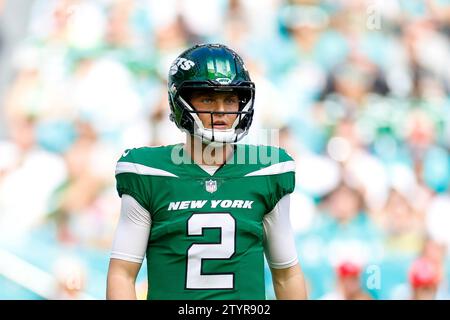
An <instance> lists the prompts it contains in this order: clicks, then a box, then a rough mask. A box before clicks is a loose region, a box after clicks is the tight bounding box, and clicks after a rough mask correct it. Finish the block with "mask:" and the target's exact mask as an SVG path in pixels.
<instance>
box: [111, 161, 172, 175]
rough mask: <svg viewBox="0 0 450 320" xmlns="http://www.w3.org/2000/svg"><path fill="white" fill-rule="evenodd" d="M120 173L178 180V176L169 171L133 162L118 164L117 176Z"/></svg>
mask: <svg viewBox="0 0 450 320" xmlns="http://www.w3.org/2000/svg"><path fill="white" fill-rule="evenodd" d="M119 173H136V174H141V175H147V176H164V177H175V178H178V176H176V175H174V174H173V173H170V172H168V171H164V170H161V169H156V168H152V167H148V166H144V165H143V164H138V163H133V162H118V163H117V166H116V175H118V174H119Z"/></svg>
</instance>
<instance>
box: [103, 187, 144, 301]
mask: <svg viewBox="0 0 450 320" xmlns="http://www.w3.org/2000/svg"><path fill="white" fill-rule="evenodd" d="M150 227H151V219H150V214H149V212H148V211H147V210H146V209H144V208H143V207H142V206H141V205H140V204H139V203H138V202H137V201H136V200H135V199H134V198H133V197H131V196H129V195H127V194H124V195H122V206H121V212H120V219H119V224H118V226H117V229H116V234H115V237H114V243H113V248H112V253H111V259H110V262H109V270H108V280H107V289H106V298H107V299H121V300H128V299H134V300H135V299H136V289H135V283H136V277H137V275H138V272H139V269H140V268H141V264H142V261H143V260H144V256H145V252H146V250H147V242H148V237H149V235H150Z"/></svg>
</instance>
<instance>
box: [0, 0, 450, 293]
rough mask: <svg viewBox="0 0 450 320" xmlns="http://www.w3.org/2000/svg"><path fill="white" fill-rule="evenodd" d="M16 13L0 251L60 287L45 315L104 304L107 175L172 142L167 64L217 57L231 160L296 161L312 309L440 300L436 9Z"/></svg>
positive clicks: (448, 198) (110, 189) (318, 4)
mask: <svg viewBox="0 0 450 320" xmlns="http://www.w3.org/2000/svg"><path fill="white" fill-rule="evenodd" d="M5 2H6V3H8V0H6V1H5V0H0V16H1V15H2V14H3V15H6V14H7V12H6V11H3V12H2V9H1V8H5V5H4V3H5ZM30 3H31V7H30V10H29V17H28V19H27V20H26V21H27V25H26V33H25V37H24V39H23V40H21V41H20V44H19V45H18V46H17V47H15V48H14V51H13V54H12V55H11V57H10V66H11V70H12V76H11V79H10V81H8V83H7V86H6V87H4V88H2V90H3V92H4V94H3V99H2V101H0V114H1V116H0V118H3V122H0V123H4V124H5V127H4V128H2V130H0V133H3V136H0V249H1V248H6V249H7V250H9V251H12V252H15V253H16V254H17V255H18V256H20V257H22V258H23V259H24V260H27V261H29V262H30V263H33V264H35V265H38V266H39V265H41V266H42V268H43V269H48V270H63V271H65V272H58V271H55V272H53V274H54V275H55V278H57V279H59V278H61V276H60V275H61V274H62V275H63V276H65V277H66V278H64V279H65V280H61V281H62V283H63V285H62V286H61V288H59V289H57V290H56V293H55V294H54V295H53V296H52V297H55V298H77V297H78V298H79V297H82V296H77V293H78V294H80V293H81V292H83V290H84V291H85V292H87V293H89V294H91V296H93V297H94V298H97V299H103V298H104V291H103V290H104V287H105V285H106V270H107V263H108V258H109V250H110V247H111V243H112V237H113V235H114V230H115V226H116V223H117V221H118V215H119V209H120V198H119V197H118V196H117V193H116V191H115V180H114V168H115V164H116V161H117V160H118V158H119V157H120V155H121V153H122V152H123V150H124V149H126V148H130V147H140V146H146V145H160V144H171V143H178V142H182V141H183V140H184V135H183V134H182V133H181V132H179V131H178V129H177V128H176V127H175V125H174V124H173V123H171V122H170V121H169V119H168V113H169V108H168V101H167V83H166V81H167V72H168V70H169V66H170V63H171V62H172V61H173V60H174V58H175V57H176V56H177V55H178V54H180V53H181V52H182V51H183V50H184V49H186V48H187V47H189V46H191V45H192V44H194V43H203V42H220V43H223V44H226V45H228V46H229V47H231V48H233V49H234V50H236V51H237V52H238V53H240V54H241V55H242V57H243V59H244V61H246V65H247V67H248V69H249V71H250V74H251V77H252V80H253V81H254V82H255V84H256V102H255V110H256V111H255V119H254V124H253V125H252V129H251V134H250V135H249V136H248V137H247V138H246V140H245V141H243V142H260V141H259V140H258V139H259V138H258V135H260V134H261V132H263V130H265V129H272V130H273V129H277V130H279V131H278V132H279V135H278V136H279V144H280V145H281V146H282V147H284V148H286V149H287V150H288V152H289V153H290V154H291V155H292V156H293V157H294V158H295V160H296V163H297V171H296V172H297V173H296V175H297V189H296V190H295V192H294V194H293V196H292V204H291V207H292V216H291V220H292V224H293V227H294V230H295V233H296V237H297V238H296V240H297V247H298V253H299V259H300V263H301V265H302V267H303V269H304V272H305V276H306V280H307V283H308V289H309V293H310V297H311V298H312V299H420V298H426V299H449V298H450V287H449V286H450V261H449V250H450V191H449V184H450V157H449V148H450V112H449V111H450V40H449V39H450V0H390V1H378V0H352V1H344V0H263V1H262V0H215V1H211V0H165V1H157V0H142V1H133V0H95V1H94V0H34V1H31V2H30ZM2 4H3V5H2ZM7 32H8V30H6V29H5V28H2V25H1V24H0V56H1V50H2V48H3V47H2V38H3V37H4V35H5V34H7ZM2 35H3V36H2ZM277 142H278V141H277ZM64 254H65V255H70V256H71V257H70V259H66V257H64V258H61V257H62V256H64ZM61 260H63V262H61ZM66 261H71V262H68V263H69V266H65V267H63V268H61V267H59V269H58V266H59V265H61V264H62V263H66ZM66 264H67V263H66ZM72 269H73V270H74V271H73V272H69V271H70V270H72ZM74 274H75V275H74ZM68 277H69V278H70V277H72V278H70V279H72V280H73V279H74V277H75V279H78V280H77V281H75V282H76V283H77V285H76V286H75V289H76V290H74V286H73V281H72V280H70V279H69V280H70V281H69V280H67V279H68ZM1 278H2V275H1V273H0V282H1ZM266 278H267V279H266V282H267V284H268V287H269V288H268V293H267V295H268V298H273V297H274V294H273V291H271V289H270V275H269V273H267V275H266ZM142 279H143V280H142V283H141V284H140V287H139V288H140V290H141V291H142V292H144V291H145V278H142ZM71 284H72V285H71ZM93 288H95V289H93ZM142 292H140V293H139V294H140V296H141V297H143V294H142ZM2 294H4V292H2V289H0V297H2ZM12 298H14V297H12ZM16 298H19V297H16Z"/></svg>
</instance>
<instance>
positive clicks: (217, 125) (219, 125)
mask: <svg viewBox="0 0 450 320" xmlns="http://www.w3.org/2000/svg"><path fill="white" fill-rule="evenodd" d="M213 126H214V129H215V130H226V129H228V124H227V122H226V121H221V120H217V121H214V122H213Z"/></svg>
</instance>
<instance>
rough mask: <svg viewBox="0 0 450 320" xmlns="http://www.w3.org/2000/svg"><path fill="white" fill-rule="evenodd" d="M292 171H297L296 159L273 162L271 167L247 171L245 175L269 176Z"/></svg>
mask: <svg viewBox="0 0 450 320" xmlns="http://www.w3.org/2000/svg"><path fill="white" fill-rule="evenodd" d="M290 171H295V161H292V160H291V161H285V162H280V163H277V164H273V165H271V166H269V167H266V168H263V169H260V170H256V171H253V172H250V173H247V174H246V175H245V176H246V177H252V176H269V175H274V174H281V173H286V172H290Z"/></svg>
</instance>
